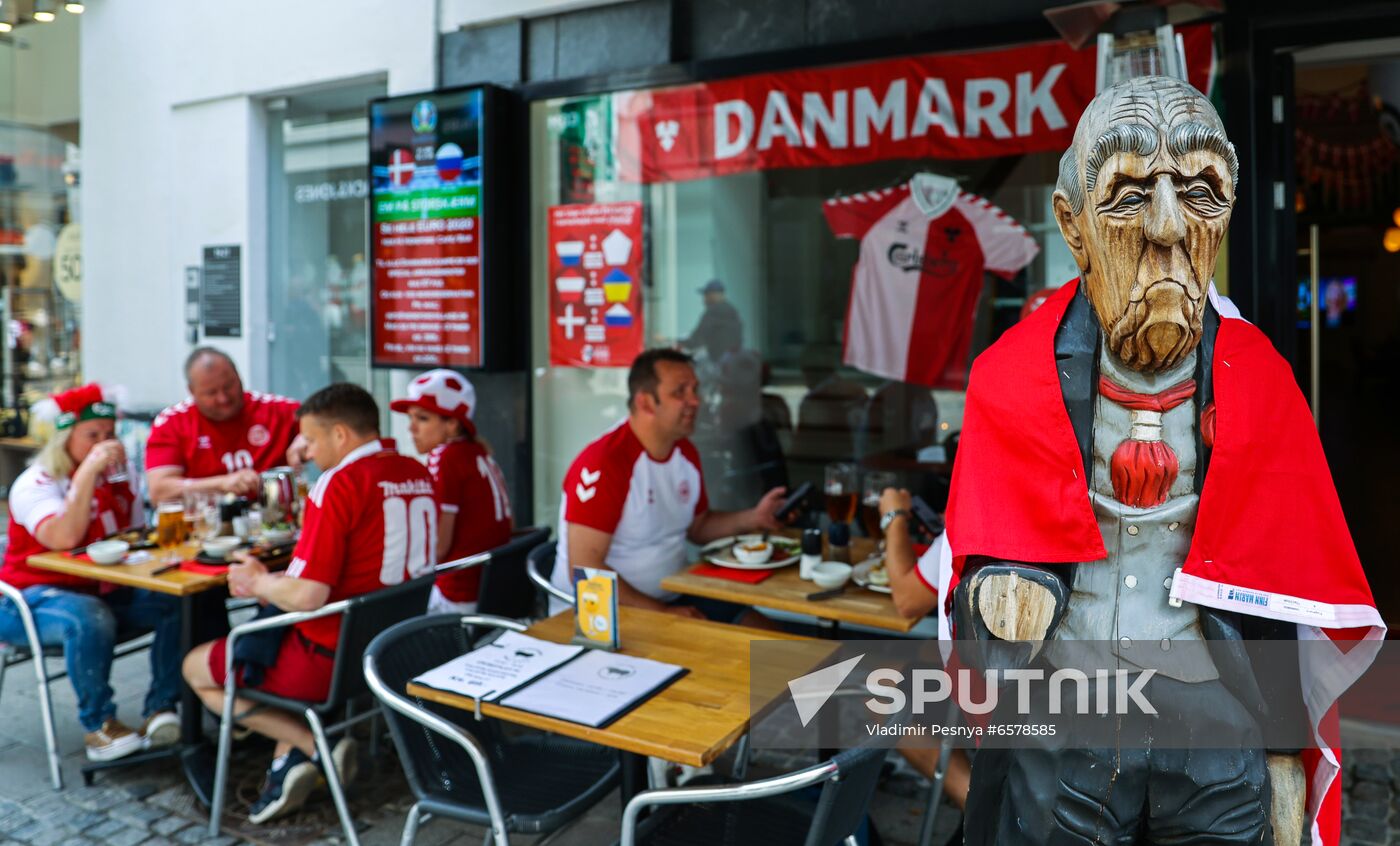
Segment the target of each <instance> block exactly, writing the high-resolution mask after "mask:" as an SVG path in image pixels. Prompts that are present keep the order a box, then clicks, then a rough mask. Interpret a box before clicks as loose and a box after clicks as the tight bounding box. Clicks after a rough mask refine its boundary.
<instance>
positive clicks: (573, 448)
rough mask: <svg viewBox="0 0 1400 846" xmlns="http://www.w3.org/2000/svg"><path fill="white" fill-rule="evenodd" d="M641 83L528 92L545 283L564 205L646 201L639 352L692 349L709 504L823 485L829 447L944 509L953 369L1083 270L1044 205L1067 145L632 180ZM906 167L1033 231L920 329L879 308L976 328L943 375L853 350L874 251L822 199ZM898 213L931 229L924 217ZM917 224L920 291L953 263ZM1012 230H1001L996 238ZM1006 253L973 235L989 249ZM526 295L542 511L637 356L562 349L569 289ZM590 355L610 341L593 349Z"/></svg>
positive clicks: (610, 408) (603, 305) (609, 416)
mask: <svg viewBox="0 0 1400 846" xmlns="http://www.w3.org/2000/svg"><path fill="white" fill-rule="evenodd" d="M635 96H638V93H637V92H621V93H617V94H612V95H604V96H598V97H583V98H567V99H558V100H551V101H547V102H540V103H535V104H533V107H532V115H531V119H532V137H533V138H535V139H540V140H542V141H543V143H537V144H535V145H533V147H532V156H533V162H532V174H531V176H532V178H531V182H532V187H533V191H534V197H533V206H532V210H531V219H532V221H533V222H534V231H533V232H532V233H531V234H532V238H533V243H535V244H536V245H539V246H538V247H537V248H536V249H535V251H534V253H535V261H534V264H533V268H532V271H533V284H534V286H535V288H534V290H535V291H539V292H549V291H551V288H550V286H552V285H555V284H556V282H557V281H558V280H557V279H556V278H554V277H555V276H556V275H557V272H558V269H559V265H558V263H557V261H556V260H555V257H552V256H551V254H550V251H551V250H558V249H560V247H559V244H560V242H561V241H562V242H564V243H565V247H563V249H565V250H569V249H571V248H570V247H569V246H567V243H568V240H569V236H567V235H560V234H558V233H554V232H551V229H550V223H549V221H550V216H551V209H555V208H557V207H559V206H573V207H581V206H589V205H595V206H603V205H605V204H612V203H640V204H641V214H642V227H641V231H642V232H643V236H644V237H643V243H642V245H641V249H642V250H643V256H642V265H641V266H642V280H641V283H640V284H641V297H640V306H641V312H640V314H639V315H637V316H636V317H635V318H634V319H639V320H640V321H641V323H642V324H643V326H644V331H643V334H642V340H643V346H647V347H650V346H658V345H668V346H669V345H679V346H681V347H683V348H685V349H687V350H688V351H690V352H691V353H692V354H693V355H694V356H695V358H696V362H697V371H698V372H699V375H700V379H701V382H702V386H703V387H702V392H703V396H704V405H703V408H702V411H701V414H700V418H699V420H698V422H697V426H696V432H695V434H694V436H693V440H694V442H695V443H696V445H697V447H698V448H699V450H700V453H701V456H702V459H703V462H704V465H705V466H704V470H705V478H706V484H707V487H708V488H709V493H710V499H711V502H712V503H713V504H714V505H715V507H717V508H740V507H746V506H747V505H750V504H752V502H753V501H754V500H755V499H756V497H757V496H758V495H759V494H760V493H761V492H762V491H763V490H764V489H766V488H767V487H768V486H771V485H774V484H789V485H795V484H799V483H801V482H804V481H813V482H816V483H818V485H819V486H820V483H821V478H822V475H823V468H824V466H825V465H826V464H827V463H830V462H836V461H856V462H858V463H859V464H860V465H862V466H863V467H864V468H865V469H866V470H876V469H880V470H893V471H895V472H896V473H897V478H898V479H899V481H900V482H901V483H903V484H908V485H910V486H912V487H913V488H914V489H916V490H919V491H921V492H923V493H924V494H925V496H926V497H927V498H929V499H930V500H931V501H934V502H935V503H937V504H940V505H941V502H942V501H943V500H944V499H945V498H946V479H947V468H948V462H947V460H946V459H947V458H948V455H949V452H950V451H951V449H952V448H954V447H955V446H956V434H957V432H958V430H959V429H960V428H961V425H962V399H963V392H962V390H961V387H960V383H963V379H964V377H961V376H950V375H949V374H952V373H953V372H954V371H957V372H958V373H963V374H965V370H966V367H967V365H968V362H969V361H970V359H971V358H972V357H973V356H975V355H976V354H977V353H978V352H980V351H981V350H982V349H985V348H986V346H987V345H988V344H990V343H991V342H992V341H994V340H995V339H996V338H997V337H998V336H999V335H1000V334H1001V332H1002V331H1004V330H1005V329H1006V328H1007V327H1009V326H1011V325H1012V324H1014V323H1015V322H1016V321H1017V320H1018V319H1020V317H1021V315H1022V310H1023V307H1024V306H1025V304H1026V303H1027V300H1028V298H1033V296H1034V295H1035V294H1036V293H1037V292H1039V291H1042V290H1043V289H1045V288H1047V287H1050V288H1055V287H1058V286H1059V285H1061V284H1063V283H1064V282H1066V281H1069V280H1070V279H1072V278H1074V277H1075V276H1076V275H1077V270H1076V269H1075V266H1074V262H1073V259H1072V258H1071V256H1070V255H1069V252H1068V249H1067V248H1066V247H1065V246H1064V243H1063V241H1062V239H1061V238H1060V237H1059V234H1058V229H1057V227H1056V226H1055V223H1054V218H1053V214H1052V212H1051V195H1052V193H1053V191H1054V183H1055V176H1056V169H1057V167H1058V163H1059V156H1058V155H1057V154H1054V153H1035V154H1029V155H1021V156H1009V157H1001V158H986V159H972V160H959V161H935V160H894V161H879V162H868V163H862V164H855V165H851V166H845V167H841V166H833V167H807V168H786V169H774V170H761V169H755V170H749V171H746V172H740V173H734V174H731V175H724V176H714V177H710V178H698V179H686V180H678V181H655V182H650V183H646V182H643V181H641V180H637V179H635V178H629V176H628V174H627V173H626V170H627V168H628V164H627V162H626V161H625V160H624V159H625V156H626V155H627V153H626V149H627V146H628V145H627V142H626V140H625V139H619V138H616V137H612V136H611V135H610V132H615V131H616V127H617V126H618V120H617V117H616V116H617V115H618V114H621V113H625V112H626V111H627V110H628V109H629V108H630V106H629V101H630V99H631V98H633V97H635ZM659 123H663V122H658V124H659ZM661 128H662V127H660V126H659V125H658V127H657V130H658V131H660V129H661ZM911 180H913V181H914V183H921V182H922V181H927V183H928V184H929V185H937V186H945V187H947V188H948V189H949V190H951V191H952V192H953V193H952V196H954V197H957V196H963V197H966V196H967V195H972V198H973V199H972V202H974V203H975V202H978V200H977V199H976V198H985V200H986V201H988V202H989V203H990V204H991V205H992V206H995V207H996V209H998V210H999V211H997V212H995V214H997V215H1000V216H1004V219H1005V220H1006V221H1011V222H1014V226H1015V227H1017V228H1018V229H1019V230H1021V231H1023V233H1024V234H1023V235H1022V237H1026V236H1028V237H1029V239H1031V241H1033V243H1034V247H1032V248H1030V249H1029V250H1028V251H1027V256H1029V257H1030V260H1029V261H1028V262H1027V261H1016V260H1015V258H1014V257H1012V259H1010V260H1008V261H1007V262H1004V264H1006V266H1007V269H1008V272H1004V273H1002V274H1000V275H998V274H994V273H986V274H985V275H983V276H981V278H980V279H973V280H972V281H971V283H970V284H971V287H972V290H971V291H970V292H967V296H970V297H971V300H966V299H964V300H959V301H952V300H950V301H948V302H946V303H933V304H928V303H920V304H919V318H918V322H917V323H914V324H913V325H912V329H911V326H910V323H911V316H910V315H908V314H903V313H900V314H892V313H887V314H883V315H882V316H880V322H877V323H876V324H875V325H867V326H866V327H864V331H865V332H866V333H867V334H877V335H878V334H880V333H895V332H899V331H904V332H905V333H906V334H907V333H910V332H911V331H912V333H915V334H919V333H937V332H949V331H955V330H956V331H965V332H967V333H968V335H969V340H968V341H967V342H965V348H966V353H965V355H958V356H956V359H957V360H956V361H950V362H948V363H947V364H948V366H947V368H946V369H947V370H948V374H944V373H943V372H941V371H940V372H939V373H938V374H937V376H936V377H931V378H928V379H926V380H925V381H926V382H932V383H934V385H933V386H932V387H930V386H929V385H928V384H917V383H916V382H913V381H908V380H906V379H903V378H897V377H896V374H893V373H889V372H886V374H885V375H881V374H880V373H879V372H873V371H875V370H877V369H878V367H877V366H872V367H871V368H870V369H865V368H862V367H855V366H851V365H850V364H848V363H847V362H849V361H850V360H851V359H852V357H853V356H852V355H850V354H849V351H848V350H847V349H846V347H847V345H848V344H850V343H851V342H852V338H851V335H852V332H853V331H855V330H854V327H853V326H851V325H850V323H851V321H852V320H853V319H854V318H853V316H852V310H853V304H852V302H851V301H852V294H853V272H854V270H855V268H856V265H857V263H858V262H859V261H860V260H861V259H862V254H861V251H862V239H861V237H859V236H860V234H862V232H861V231H847V232H837V231H836V229H837V224H836V222H834V218H833V215H831V214H828V213H826V212H825V211H824V208H825V207H826V206H827V205H829V201H830V202H833V203H835V204H841V203H843V202H845V201H846V200H844V199H843V198H849V202H851V203H858V204H859V203H868V204H870V205H876V204H879V203H881V202H883V198H885V197H887V196H891V195H892V194H893V192H896V191H898V190H900V189H901V187H902V186H908V185H910V184H911ZM935 199H936V198H935ZM877 211H878V210H877ZM937 211H938V209H931V210H930V213H935V212H937ZM977 211H979V210H978V209H972V210H969V211H968V215H969V217H967V218H962V219H960V220H967V219H970V216H971V215H973V214H974V213H975V212H977ZM932 219H935V220H937V219H938V218H937V217H936V215H935V217H934V218H932ZM887 223H888V225H891V226H901V225H908V226H910V227H912V228H918V227H920V226H925V224H923V223H922V222H920V221H917V220H914V219H910V220H909V221H907V222H906V223H905V224H902V223H900V222H897V221H896V222H888V221H887ZM974 223H976V222H975V221H974ZM959 225H961V224H959ZM912 228H911V231H910V233H909V234H910V241H909V245H908V250H907V251H906V252H905V253H904V254H897V255H894V256H893V258H892V259H891V257H890V256H883V257H880V258H882V259H883V260H894V261H896V262H902V263H903V264H904V269H903V270H900V271H896V274H900V273H903V274H907V276H908V277H909V279H908V284H914V280H915V279H916V278H918V277H920V276H921V275H922V276H923V278H924V283H923V284H925V285H927V284H928V283H929V277H928V274H936V273H939V272H942V271H943V270H944V269H945V268H944V267H943V266H942V265H940V264H939V262H940V261H941V260H942V258H943V257H942V256H939V255H929V256H924V255H922V254H921V253H922V248H923V246H924V245H923V244H921V243H917V237H916V236H917V235H918V234H919V233H916V232H914V231H912ZM950 228H955V227H950ZM973 228H974V230H977V231H969V232H966V233H963V232H951V233H949V234H948V235H946V236H944V237H951V238H953V239H957V238H968V239H975V238H976V237H977V235H978V234H979V232H980V231H981V230H980V229H978V227H976V226H974V227H973ZM922 231H923V230H922V229H920V233H921V232H922ZM839 235H846V236H852V237H838V236H839ZM1006 235H1007V231H1006V230H994V229H988V230H987V231H986V232H985V234H984V237H985V238H989V239H995V238H999V237H1006ZM1003 246H1004V245H1003ZM1002 248H1003V247H999V246H998V245H996V244H994V243H982V244H979V245H978V249H980V250H981V251H983V252H984V253H989V252H991V251H994V250H998V249H1002ZM1037 248H1038V249H1037ZM579 249H587V247H586V245H585V246H580V247H579ZM1015 249H1023V247H1016V248H1015ZM1023 258H1025V256H1023ZM566 272H567V271H566ZM581 272H583V271H581ZM575 284H581V283H575ZM979 287H980V290H979ZM574 293H577V292H574ZM593 302H594V303H595V305H594V306H589V304H588V303H582V302H581V303H579V313H580V314H583V315H585V316H587V315H589V314H590V313H591V311H592V309H593V308H597V309H600V310H602V312H603V313H604V314H605V315H606V312H607V309H608V308H609V307H611V305H612V304H611V303H610V299H609V298H596V297H595V299H594V301H593ZM972 302H975V306H973V305H971V303H972ZM533 303H534V305H533V309H534V318H533V319H534V325H535V326H537V327H542V328H543V331H537V332H536V333H535V350H534V360H535V362H536V364H537V367H536V370H535V377H536V385H535V403H536V405H535V409H536V414H535V436H536V443H537V445H538V447H539V448H538V450H537V453H536V459H537V460H536V465H535V468H536V469H535V472H536V486H535V490H536V492H537V493H536V497H537V501H536V508H537V509H538V511H537V513H539V514H552V513H556V512H557V508H558V501H559V487H560V481H561V479H562V478H563V474H564V472H565V471H566V470H567V467H568V464H569V462H570V461H571V460H572V459H573V457H574V456H575V455H576V454H577V453H578V451H579V449H581V448H582V447H583V446H584V445H585V444H586V443H588V442H589V441H590V440H592V439H593V438H595V437H597V436H598V435H599V434H601V433H602V432H603V431H604V430H605V429H606V428H607V427H609V426H611V425H612V424H614V423H616V422H617V421H618V420H620V419H622V418H623V417H624V416H625V414H626V384H625V383H626V369H625V368H623V367H599V366H592V365H593V364H595V363H596V359H595V360H594V361H574V362H572V365H574V366H563V365H562V364H561V363H558V359H559V356H558V354H557V350H552V349H551V348H550V346H551V344H557V343H558V341H559V338H557V337H554V335H555V334H557V333H553V332H551V331H549V329H550V326H551V323H552V322H554V323H557V322H558V320H559V318H560V317H561V315H560V314H558V313H556V311H557V309H558V307H559V306H558V301H557V298H556V296H555V294H554V293H551V294H550V296H536V297H534V298H533ZM552 308H553V309H555V311H552V310H551V309H552ZM707 310H708V311H709V312H711V314H709V316H707ZM571 314H572V313H571ZM865 319H867V320H868V319H870V315H869V314H866V315H865ZM901 321H902V322H903V323H902V325H901V326H897V325H896V324H899V323H900V322H901ZM595 337H601V336H600V335H599V336H595ZM915 344H916V346H917V342H915ZM932 346H934V347H939V345H938V344H933V345H932ZM954 346H955V347H956V346H957V345H954ZM928 348H929V345H925V347H924V349H928ZM575 349H577V348H575ZM939 351H940V353H941V351H942V348H941V347H939ZM626 352H627V350H625V349H624V350H623V353H624V354H625V353H626ZM617 353H618V351H617V350H616V349H613V350H610V351H609V352H608V355H617ZM843 353H844V354H843ZM586 355H587V356H597V355H598V353H597V351H596V349H590V350H589V351H588V352H587V353H586ZM877 358H878V356H877ZM627 360H629V361H630V356H629V357H628V358H627ZM552 362H554V363H552ZM874 365H878V362H874ZM940 448H942V449H940ZM940 465H941V466H940Z"/></svg>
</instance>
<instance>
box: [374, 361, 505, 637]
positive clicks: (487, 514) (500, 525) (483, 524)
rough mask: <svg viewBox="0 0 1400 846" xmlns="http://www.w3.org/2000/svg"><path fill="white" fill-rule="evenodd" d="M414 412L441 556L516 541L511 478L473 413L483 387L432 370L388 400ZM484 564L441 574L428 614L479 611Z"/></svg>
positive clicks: (411, 421) (412, 426)
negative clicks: (508, 483)
mask: <svg viewBox="0 0 1400 846" xmlns="http://www.w3.org/2000/svg"><path fill="white" fill-rule="evenodd" d="M389 407H390V408H392V409H393V410H394V411H398V412H401V413H404V414H407V415H408V431H409V434H410V435H411V436H412V437H413V446H414V447H415V448H416V449H417V450H418V452H419V453H426V454H427V456H428V472H429V473H430V474H431V475H432V477H433V485H434V488H435V493H436V495H437V501H438V545H437V555H438V561H443V562H446V561H453V560H456V559H458V558H465V557H466V556H468V555H474V554H476V553H478V552H485V551H487V550H489V549H493V548H495V547H497V546H500V545H501V544H504V543H507V542H508V541H509V540H510V534H511V528H512V524H511V514H510V499H509V497H508V496H507V494H506V479H505V476H504V474H502V473H501V468H500V466H498V465H497V464H496V460H495V459H493V458H492V457H491V452H490V450H489V449H488V448H487V446H486V444H485V443H484V442H483V441H482V440H481V439H480V438H479V437H478V436H477V433H476V426H475V424H473V423H472V415H473V413H474V412H475V411H476V389H475V388H473V387H472V383H471V382H469V381H467V379H466V377H464V376H463V375H462V374H460V373H457V372H456V371H453V370H442V369H439V370H429V371H428V372H427V373H423V374H422V375H420V376H418V377H417V378H416V379H414V380H413V381H412V382H410V383H409V385H408V396H407V397H406V398H404V399H397V400H394V401H393V402H392V403H390V404H389ZM480 584H481V568H479V567H472V568H470V569H467V570H459V571H457V572H455V573H448V574H446V575H443V576H441V577H440V578H438V580H437V583H436V584H435V585H434V586H433V592H432V596H431V597H430V598H429V600H428V612H429V613H430V614H438V613H462V614H465V613H470V612H472V611H475V610H476V597H477V591H478V588H479V586H480Z"/></svg>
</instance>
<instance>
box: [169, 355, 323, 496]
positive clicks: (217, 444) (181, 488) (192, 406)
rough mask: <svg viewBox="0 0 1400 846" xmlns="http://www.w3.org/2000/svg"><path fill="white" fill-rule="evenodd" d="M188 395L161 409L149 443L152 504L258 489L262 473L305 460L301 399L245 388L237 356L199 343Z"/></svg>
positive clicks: (188, 367) (190, 361) (188, 372)
mask: <svg viewBox="0 0 1400 846" xmlns="http://www.w3.org/2000/svg"><path fill="white" fill-rule="evenodd" d="M185 383H186V385H187V386H188V387H189V391H190V395H189V397H187V398H186V399H184V400H182V401H180V402H177V403H176V404H174V405H172V406H170V407H169V408H167V409H165V410H164V411H162V412H161V413H160V414H159V415H158V416H157V417H156V420H155V423H154V424H153V425H152V426H151V435H150V439H149V440H148V441H147V443H146V484H147V487H148V488H149V490H150V496H151V501H152V502H164V501H168V500H178V499H180V498H181V496H183V495H184V494H185V493H187V492H188V493H214V494H221V493H234V494H238V495H239V496H250V495H253V494H255V493H257V490H258V474H259V473H261V472H262V471H264V470H271V469H272V468H273V467H277V466H279V465H281V464H283V463H300V458H301V455H300V446H301V445H300V443H299V442H298V449H297V450H292V449H291V447H292V443H293V441H294V440H296V436H297V403H296V400H292V399H287V398H286V397H279V396H275V395H273V394H262V393H257V392H256V391H245V390H244V389H243V380H242V379H241V378H239V376H238V369H237V368H236V367H234V365H233V359H231V358H229V357H228V356H227V355H226V354H224V353H222V352H220V351H219V350H216V349H214V348H213V347H199V348H198V349H196V350H195V351H194V352H192V353H190V355H189V357H188V358H186V359H185Z"/></svg>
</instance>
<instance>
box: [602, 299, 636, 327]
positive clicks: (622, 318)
mask: <svg viewBox="0 0 1400 846" xmlns="http://www.w3.org/2000/svg"><path fill="white" fill-rule="evenodd" d="M603 322H604V323H606V324H607V325H609V326H616V327H618V328H619V329H625V328H627V327H628V326H631V325H632V312H630V311H628V310H627V306H625V305H623V304H622V303H618V304H617V305H615V306H613V307H612V308H610V309H608V310H607V311H605V312H603Z"/></svg>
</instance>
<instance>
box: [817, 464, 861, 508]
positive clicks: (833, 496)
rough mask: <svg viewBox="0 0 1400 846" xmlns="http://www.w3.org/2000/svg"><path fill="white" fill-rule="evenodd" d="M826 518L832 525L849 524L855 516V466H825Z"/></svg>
mask: <svg viewBox="0 0 1400 846" xmlns="http://www.w3.org/2000/svg"><path fill="white" fill-rule="evenodd" d="M822 490H823V492H824V493H825V494H826V516H827V518H828V519H830V520H831V522H833V523H849V522H851V520H852V519H854V518H855V516H856V494H857V488H856V466H855V465H854V464H847V463H845V462H836V463H834V464H828V465H826V485H825V486H824V487H823V488H822Z"/></svg>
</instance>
